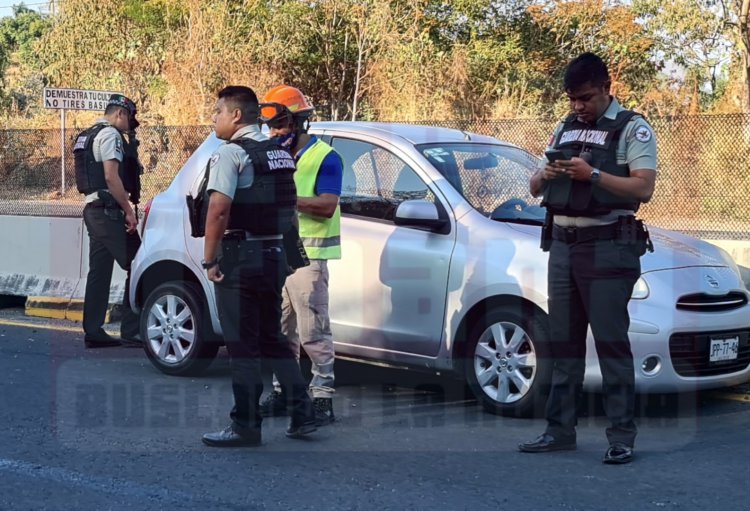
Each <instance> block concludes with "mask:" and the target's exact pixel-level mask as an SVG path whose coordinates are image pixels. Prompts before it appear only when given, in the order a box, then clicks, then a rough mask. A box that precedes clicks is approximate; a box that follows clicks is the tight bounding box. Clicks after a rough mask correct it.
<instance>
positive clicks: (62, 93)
mask: <svg viewBox="0 0 750 511" xmlns="http://www.w3.org/2000/svg"><path fill="white" fill-rule="evenodd" d="M112 94H119V92H107V91H103V90H83V89H55V88H52V87H45V88H44V95H43V100H44V108H54V109H57V110H98V111H100V112H103V111H104V109H105V108H107V102H108V101H109V97H110V96H111V95H112Z"/></svg>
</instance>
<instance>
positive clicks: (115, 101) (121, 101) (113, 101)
mask: <svg viewBox="0 0 750 511" xmlns="http://www.w3.org/2000/svg"><path fill="white" fill-rule="evenodd" d="M111 105H115V106H121V107H122V108H124V109H126V110H127V111H128V112H130V118H131V119H132V121H133V123H132V124H133V125H132V126H131V129H135V128H137V127H138V126H139V125H140V123H139V122H138V120H137V119H136V118H135V114H136V113H138V109H137V108H136V107H135V103H134V102H133V100H131V99H129V98H127V97H125V96H123V95H122V94H112V95H111V96H110V97H109V102H107V106H111Z"/></svg>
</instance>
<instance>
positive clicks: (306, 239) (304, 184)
mask: <svg viewBox="0 0 750 511" xmlns="http://www.w3.org/2000/svg"><path fill="white" fill-rule="evenodd" d="M333 150H334V149H333V148H332V147H331V146H330V145H328V144H326V143H325V142H323V141H322V140H320V139H318V140H317V141H316V142H315V143H314V144H313V145H311V146H310V147H309V148H307V150H306V151H305V152H304V153H303V154H302V156H301V157H300V159H299V160H298V161H297V171H296V172H295V173H294V183H295V184H296V185H297V196H298V197H315V182H316V181H317V177H318V170H320V166H321V165H322V164H323V160H325V158H326V156H328V153H330V152H331V151H333ZM299 235H300V238H302V244H303V245H304V246H305V252H307V257H309V258H310V259H341V209H340V208H339V206H336V211H334V213H333V216H332V217H331V218H323V217H319V216H311V215H308V214H305V213H299Z"/></svg>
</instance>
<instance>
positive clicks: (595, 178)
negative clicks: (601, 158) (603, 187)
mask: <svg viewBox="0 0 750 511" xmlns="http://www.w3.org/2000/svg"><path fill="white" fill-rule="evenodd" d="M601 179H602V171H601V170H599V169H597V168H596V167H594V168H592V169H591V184H592V185H598V184H599V181H601Z"/></svg>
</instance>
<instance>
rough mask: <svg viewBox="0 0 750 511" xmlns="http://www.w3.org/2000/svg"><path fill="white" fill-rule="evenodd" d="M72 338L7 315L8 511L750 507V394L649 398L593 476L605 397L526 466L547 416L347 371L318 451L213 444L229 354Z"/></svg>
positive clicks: (438, 385) (382, 373)
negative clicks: (621, 460)
mask: <svg viewBox="0 0 750 511" xmlns="http://www.w3.org/2000/svg"><path fill="white" fill-rule="evenodd" d="M78 329H79V327H78V325H76V324H74V323H70V322H60V321H51V320H42V319H34V318H26V317H24V316H22V314H20V313H19V311H18V310H16V309H10V310H8V309H5V310H0V374H2V375H3V377H2V378H1V379H0V414H1V415H0V417H1V419H0V425H2V429H1V430H0V431H2V437H0V510H42V509H54V510H71V509H75V510H89V509H91V510H104V509H113V510H121V509H122V510H130V511H134V510H151V509H169V510H171V509H188V510H209V509H211V510H213V509H216V510H235V509H236V510H253V509H399V510H400V509H428V508H429V509H451V510H453V509H495V510H497V509H523V510H542V509H553V510H558V509H562V510H571V509H592V510H593V509H626V510H630V509H632V510H644V509H679V510H685V509H717V508H718V509H722V508H727V509H750V502H748V494H747V488H748V487H749V485H748V473H747V468H748V466H750V463H749V462H748V458H749V457H750V440H749V438H748V432H749V431H750V427H749V426H750V387H738V388H734V389H728V390H727V391H723V392H712V393H701V394H698V395H693V394H690V395H680V396H655V397H651V398H648V399H646V398H643V399H640V400H639V405H638V407H639V427H640V435H639V437H638V443H637V446H636V454H637V459H636V461H635V462H634V463H633V464H631V465H627V466H607V465H603V464H602V463H601V457H602V455H603V454H604V450H605V448H606V440H605V437H604V427H605V426H606V421H605V419H604V417H603V416H602V415H601V410H600V406H599V405H598V399H597V397H596V396H589V397H588V399H587V406H586V407H585V408H586V409H585V410H584V411H583V416H582V417H581V419H580V426H579V433H578V444H579V447H578V450H577V451H575V452H564V453H554V454H536V455H530V454H521V453H519V452H517V451H516V444H518V443H519V442H522V441H525V440H528V439H530V438H533V437H535V436H536V435H537V434H538V433H540V432H541V431H542V430H543V429H544V421H543V420H541V419H535V420H530V419H511V418H503V417H495V416H492V415H488V414H486V413H484V412H483V411H482V410H481V409H480V407H479V406H477V404H476V403H475V402H474V401H473V400H472V399H471V398H469V397H467V395H466V393H465V389H464V386H463V385H462V384H460V383H458V382H456V381H454V380H451V379H448V378H444V377H437V376H434V375H424V374H418V373H414V372H406V371H398V370H391V369H384V368H378V367H371V366H363V365H359V364H353V363H347V362H337V383H338V385H337V386H338V390H337V396H336V400H335V405H334V407H335V411H336V414H337V417H338V419H339V420H338V421H337V422H336V423H335V424H333V425H331V426H327V427H325V428H321V429H320V430H319V431H318V433H317V434H316V435H315V437H314V438H312V439H310V440H302V441H301V440H290V439H287V438H285V437H284V428H285V426H286V420H285V419H283V418H273V419H268V420H267V421H266V422H265V423H264V432H263V434H264V439H263V440H264V445H262V446H261V447H259V448H251V449H248V448H243V449H216V448H209V447H205V446H203V445H202V444H201V442H200V436H201V434H203V433H204V432H206V431H211V430H214V429H221V428H223V427H224V426H225V425H226V424H227V421H228V419H227V412H228V410H229V408H230V406H231V392H230V387H229V373H228V364H227V359H226V354H225V353H224V352H223V351H222V352H220V358H219V359H218V360H217V361H216V362H215V363H214V364H213V365H212V366H211V368H209V370H208V371H207V373H206V374H205V375H204V376H202V377H199V378H175V377H168V376H165V375H162V374H161V373H159V372H157V371H156V370H155V369H154V368H153V367H152V366H151V364H150V363H149V362H148V361H147V360H146V357H145V355H144V354H143V353H142V352H141V351H140V350H139V349H132V348H131V349H128V348H113V349H100V350H84V349H83V346H82V344H83V342H82V335H81V333H80V331H79V330H78Z"/></svg>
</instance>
